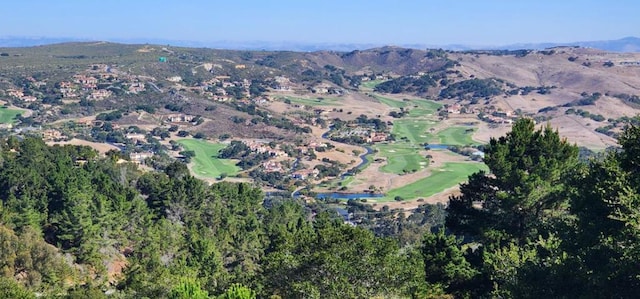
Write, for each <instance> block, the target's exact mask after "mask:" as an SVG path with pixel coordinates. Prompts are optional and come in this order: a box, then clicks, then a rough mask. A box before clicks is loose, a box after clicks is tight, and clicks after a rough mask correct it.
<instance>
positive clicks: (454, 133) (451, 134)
mask: <svg viewBox="0 0 640 299" xmlns="http://www.w3.org/2000/svg"><path fill="white" fill-rule="evenodd" d="M472 135H473V128H470V127H450V128H446V129H444V130H442V131H440V132H438V133H437V134H436V136H432V138H431V143H439V144H446V145H469V144H478V143H477V142H475V141H473V139H471V136H472Z"/></svg>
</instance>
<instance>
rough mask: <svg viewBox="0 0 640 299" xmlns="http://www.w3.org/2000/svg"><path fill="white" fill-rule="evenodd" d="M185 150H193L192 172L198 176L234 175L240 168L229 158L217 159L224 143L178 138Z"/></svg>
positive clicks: (214, 177) (217, 176)
mask: <svg viewBox="0 0 640 299" xmlns="http://www.w3.org/2000/svg"><path fill="white" fill-rule="evenodd" d="M178 143H180V144H182V146H183V147H184V149H185V150H189V151H194V152H195V154H196V155H195V156H194V157H193V159H192V167H191V170H192V172H193V173H194V174H195V175H196V176H199V177H205V178H213V179H216V178H219V177H220V176H221V175H225V176H226V175H230V176H231V175H235V174H237V173H238V171H240V168H239V167H238V166H236V165H235V162H234V161H233V160H230V159H219V158H217V157H218V152H220V150H221V149H223V148H224V147H225V146H226V145H225V144H222V143H211V142H208V141H204V140H197V139H180V140H178Z"/></svg>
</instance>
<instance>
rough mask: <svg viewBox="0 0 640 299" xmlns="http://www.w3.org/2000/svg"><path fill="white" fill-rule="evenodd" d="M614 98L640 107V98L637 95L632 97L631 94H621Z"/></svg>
mask: <svg viewBox="0 0 640 299" xmlns="http://www.w3.org/2000/svg"><path fill="white" fill-rule="evenodd" d="M613 96H614V97H616V98H618V99H621V100H622V101H624V102H625V103H629V104H631V105H640V97H638V96H637V95H635V94H634V95H630V94H626V93H620V94H615V95H613Z"/></svg>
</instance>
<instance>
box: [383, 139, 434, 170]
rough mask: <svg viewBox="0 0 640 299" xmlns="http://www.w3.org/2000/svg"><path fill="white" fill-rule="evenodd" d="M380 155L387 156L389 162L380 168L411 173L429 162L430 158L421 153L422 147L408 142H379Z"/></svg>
mask: <svg viewBox="0 0 640 299" xmlns="http://www.w3.org/2000/svg"><path fill="white" fill-rule="evenodd" d="M376 148H377V149H378V152H379V154H380V155H382V156H384V157H385V158H387V164H386V165H384V166H382V167H381V168H380V170H382V171H383V172H387V173H396V174H403V173H410V172H415V171H418V170H420V169H422V168H424V167H426V166H427V165H428V164H429V159H427V158H425V157H424V156H422V155H420V150H421V148H416V147H415V146H412V145H411V144H407V143H394V144H379V145H377V146H376Z"/></svg>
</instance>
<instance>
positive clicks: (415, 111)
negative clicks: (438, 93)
mask: <svg viewBox="0 0 640 299" xmlns="http://www.w3.org/2000/svg"><path fill="white" fill-rule="evenodd" d="M411 104H412V106H411V107H408V108H409V116H410V117H421V116H434V115H435V114H436V111H437V110H438V108H440V107H442V105H441V104H438V103H436V102H434V101H430V100H418V99H413V100H411Z"/></svg>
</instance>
